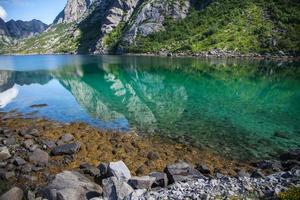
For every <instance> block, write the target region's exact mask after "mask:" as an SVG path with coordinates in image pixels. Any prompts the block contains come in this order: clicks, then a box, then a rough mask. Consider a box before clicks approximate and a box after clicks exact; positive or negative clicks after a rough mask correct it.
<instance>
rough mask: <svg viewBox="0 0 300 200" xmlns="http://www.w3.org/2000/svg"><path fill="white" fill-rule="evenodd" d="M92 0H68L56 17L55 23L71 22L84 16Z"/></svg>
mask: <svg viewBox="0 0 300 200" xmlns="http://www.w3.org/2000/svg"><path fill="white" fill-rule="evenodd" d="M90 4H91V2H90V0H68V1H67V5H66V7H65V8H64V9H63V11H61V12H60V13H59V15H58V16H57V17H56V18H55V20H54V22H53V23H54V24H58V23H70V22H74V21H77V20H78V19H80V18H81V17H82V15H83V14H84V13H85V12H86V10H87V9H88V7H89V6H90Z"/></svg>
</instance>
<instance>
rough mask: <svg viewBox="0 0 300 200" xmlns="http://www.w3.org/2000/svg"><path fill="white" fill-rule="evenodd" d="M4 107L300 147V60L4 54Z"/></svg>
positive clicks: (202, 139) (203, 139) (205, 143)
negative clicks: (37, 106)
mask: <svg viewBox="0 0 300 200" xmlns="http://www.w3.org/2000/svg"><path fill="white" fill-rule="evenodd" d="M34 104H47V105H48V106H46V107H42V108H32V107H30V106H31V105H34ZM0 107H1V108H0V110H2V111H10V110H14V109H17V110H18V111H19V112H22V113H31V112H33V111H36V112H37V115H38V116H42V117H47V118H49V119H54V120H58V121H63V122H72V121H83V122H87V123H89V124H91V125H93V126H97V127H99V128H104V129H118V130H121V131H128V130H131V129H137V130H138V131H139V133H140V134H160V135H162V136H164V137H171V138H174V139H176V140H177V141H179V142H183V143H188V144H191V145H195V146H198V147H200V148H210V149H212V150H214V151H217V152H219V153H221V154H223V155H224V156H228V157H232V158H238V159H255V158H264V157H269V156H275V155H276V154H278V153H280V152H282V151H285V150H288V149H292V148H298V147H300V64H299V63H296V62H271V61H247V60H222V59H209V60H207V59H195V58H159V57H134V56H101V57H100V56H1V57H0ZM87 134H88V133H87Z"/></svg>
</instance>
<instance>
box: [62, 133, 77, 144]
mask: <svg viewBox="0 0 300 200" xmlns="http://www.w3.org/2000/svg"><path fill="white" fill-rule="evenodd" d="M73 139H74V136H73V135H72V134H69V133H68V134H65V135H63V136H62V137H61V140H62V141H63V142H65V143H67V142H71V141H72V140H73Z"/></svg>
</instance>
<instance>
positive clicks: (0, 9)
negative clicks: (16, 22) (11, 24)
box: [0, 6, 7, 19]
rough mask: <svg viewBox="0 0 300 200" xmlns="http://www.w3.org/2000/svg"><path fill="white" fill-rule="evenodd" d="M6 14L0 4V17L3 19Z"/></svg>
mask: <svg viewBox="0 0 300 200" xmlns="http://www.w3.org/2000/svg"><path fill="white" fill-rule="evenodd" d="M6 16H7V14H6V11H5V10H4V8H3V7H2V6H0V18H2V19H5V18H6Z"/></svg>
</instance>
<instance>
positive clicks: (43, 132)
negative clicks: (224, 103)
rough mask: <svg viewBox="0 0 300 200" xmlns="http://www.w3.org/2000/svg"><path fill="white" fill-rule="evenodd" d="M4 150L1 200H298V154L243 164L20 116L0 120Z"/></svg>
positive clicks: (151, 139) (169, 144) (161, 142)
mask: <svg viewBox="0 0 300 200" xmlns="http://www.w3.org/2000/svg"><path fill="white" fill-rule="evenodd" d="M0 143H1V144H0V176H1V185H0V190H1V191H0V193H1V194H3V193H4V194H3V195H2V196H1V197H0V199H1V200H2V199H5V200H6V199H11V200H14V199H16V200H17V199H30V200H31V199H51V200H52V199H55V200H56V199H57V200H62V199H66V200H67V199H68V200H69V199H70V200H71V199H93V200H96V199H224V198H225V197H228V198H231V199H246V198H248V199H258V198H267V199H278V198H280V199H286V197H290V196H289V195H290V193H292V196H293V197H294V198H295V197H297V196H298V195H299V187H300V168H299V161H300V150H292V151H290V152H287V153H285V154H282V155H281V156H280V157H278V159H276V160H263V161H257V162H240V161H235V160H231V159H229V158H224V157H222V156H221V155H217V154H216V153H214V152H211V151H209V150H207V149H198V148H194V147H191V146H187V145H183V144H178V143H176V142H174V141H172V140H168V139H162V138H159V137H155V136H147V137H146V136H139V135H138V134H136V133H134V132H129V133H120V132H112V131H104V130H99V129H96V128H94V127H91V126H89V125H87V124H84V123H59V122H53V121H50V120H47V119H42V118H38V117H35V116H34V115H26V116H23V115H21V114H19V113H17V112H9V113H0ZM286 191H288V192H286ZM290 191H291V192H290ZM287 199H289V198H287Z"/></svg>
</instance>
